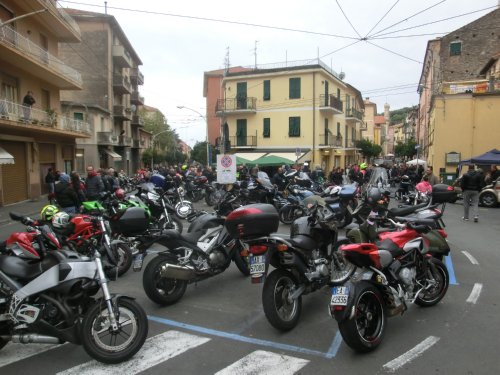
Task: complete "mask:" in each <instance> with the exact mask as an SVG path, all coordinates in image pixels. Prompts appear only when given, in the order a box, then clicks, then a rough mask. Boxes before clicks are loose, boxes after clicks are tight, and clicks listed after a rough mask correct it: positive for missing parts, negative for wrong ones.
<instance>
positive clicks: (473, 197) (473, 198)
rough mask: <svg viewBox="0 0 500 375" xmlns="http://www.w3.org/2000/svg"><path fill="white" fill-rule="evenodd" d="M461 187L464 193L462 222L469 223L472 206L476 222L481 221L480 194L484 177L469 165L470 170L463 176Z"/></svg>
mask: <svg viewBox="0 0 500 375" xmlns="http://www.w3.org/2000/svg"><path fill="white" fill-rule="evenodd" d="M460 187H461V188H462V191H463V200H464V216H463V217H462V220H464V221H469V208H470V207H471V206H472V213H473V214H474V222H475V223H477V222H478V221H479V217H478V215H479V207H478V206H479V192H480V191H481V189H482V188H483V187H484V176H483V174H482V173H481V172H480V171H476V170H474V165H473V164H470V165H469V170H468V171H467V173H466V174H464V175H463V176H462V180H461V182H460Z"/></svg>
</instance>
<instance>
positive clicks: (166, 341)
mask: <svg viewBox="0 0 500 375" xmlns="http://www.w3.org/2000/svg"><path fill="white" fill-rule="evenodd" d="M207 341H210V339H209V338H206V337H201V336H195V335H190V334H188V333H184V332H179V331H167V332H165V333H162V334H160V335H157V336H154V337H151V338H149V339H147V340H146V342H145V343H144V346H143V347H142V349H141V350H140V351H139V352H138V353H137V354H136V355H135V356H134V357H132V359H130V360H129V361H127V362H123V363H119V364H116V365H106V364H103V363H101V362H97V361H94V360H93V361H89V362H86V363H82V364H81V365H78V366H75V367H73V368H70V369H67V370H65V371H62V372H59V373H58V375H86V374H88V375H116V374H127V375H132V374H137V373H139V372H142V371H145V370H147V369H148V368H150V367H153V366H156V365H158V364H159V363H162V362H164V361H167V360H168V359H170V358H173V357H175V356H177V355H179V354H182V353H184V352H185V351H187V350H189V349H192V348H195V347H197V346H199V345H201V344H204V343H206V342H207Z"/></svg>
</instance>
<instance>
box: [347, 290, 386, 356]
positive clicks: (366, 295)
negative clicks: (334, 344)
mask: <svg viewBox="0 0 500 375" xmlns="http://www.w3.org/2000/svg"><path fill="white" fill-rule="evenodd" d="M356 288H359V289H358V293H357V296H356V299H355V301H354V306H353V311H354V317H353V318H347V319H345V320H343V321H341V322H339V330H340V334H341V335H342V338H343V339H344V341H345V343H346V344H347V345H349V347H351V348H352V349H354V350H355V351H357V352H361V353H367V352H370V351H372V350H374V349H375V348H376V347H377V346H379V345H380V343H381V342H382V338H383V337H384V334H385V328H386V324H387V316H386V314H385V309H384V302H383V299H382V295H381V294H380V292H379V291H378V289H377V288H375V287H374V286H373V285H371V284H370V283H368V282H363V281H362V282H360V283H359V284H358V285H357V287H356Z"/></svg>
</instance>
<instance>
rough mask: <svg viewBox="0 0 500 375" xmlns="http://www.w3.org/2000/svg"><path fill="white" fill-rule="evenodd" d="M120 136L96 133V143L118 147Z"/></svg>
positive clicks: (110, 133)
mask: <svg viewBox="0 0 500 375" xmlns="http://www.w3.org/2000/svg"><path fill="white" fill-rule="evenodd" d="M119 138H120V136H119V135H116V134H113V132H97V143H99V144H102V145H112V146H118V141H119Z"/></svg>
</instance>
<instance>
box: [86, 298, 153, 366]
mask: <svg viewBox="0 0 500 375" xmlns="http://www.w3.org/2000/svg"><path fill="white" fill-rule="evenodd" d="M115 309H116V310H115V316H116V319H117V320H118V326H119V329H118V331H117V332H113V330H112V329H111V323H110V320H109V313H108V308H107V306H106V304H105V303H97V304H95V305H94V306H93V307H91V308H90V310H89V311H88V313H87V314H86V315H85V317H84V318H83V321H82V330H81V334H82V344H83V347H84V349H85V351H86V352H87V353H88V354H89V355H90V356H91V357H92V358H94V359H96V360H98V361H100V362H103V363H120V362H123V361H126V360H128V359H129V358H130V357H132V356H133V355H134V354H136V353H137V352H138V351H139V350H140V349H141V348H142V345H143V344H144V341H145V340H146V337H147V335H148V318H147V316H146V313H145V311H144V309H143V308H142V307H141V306H140V305H139V304H138V303H137V302H135V301H134V300H131V299H127V298H120V299H119V300H118V302H117V305H116V306H115Z"/></svg>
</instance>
